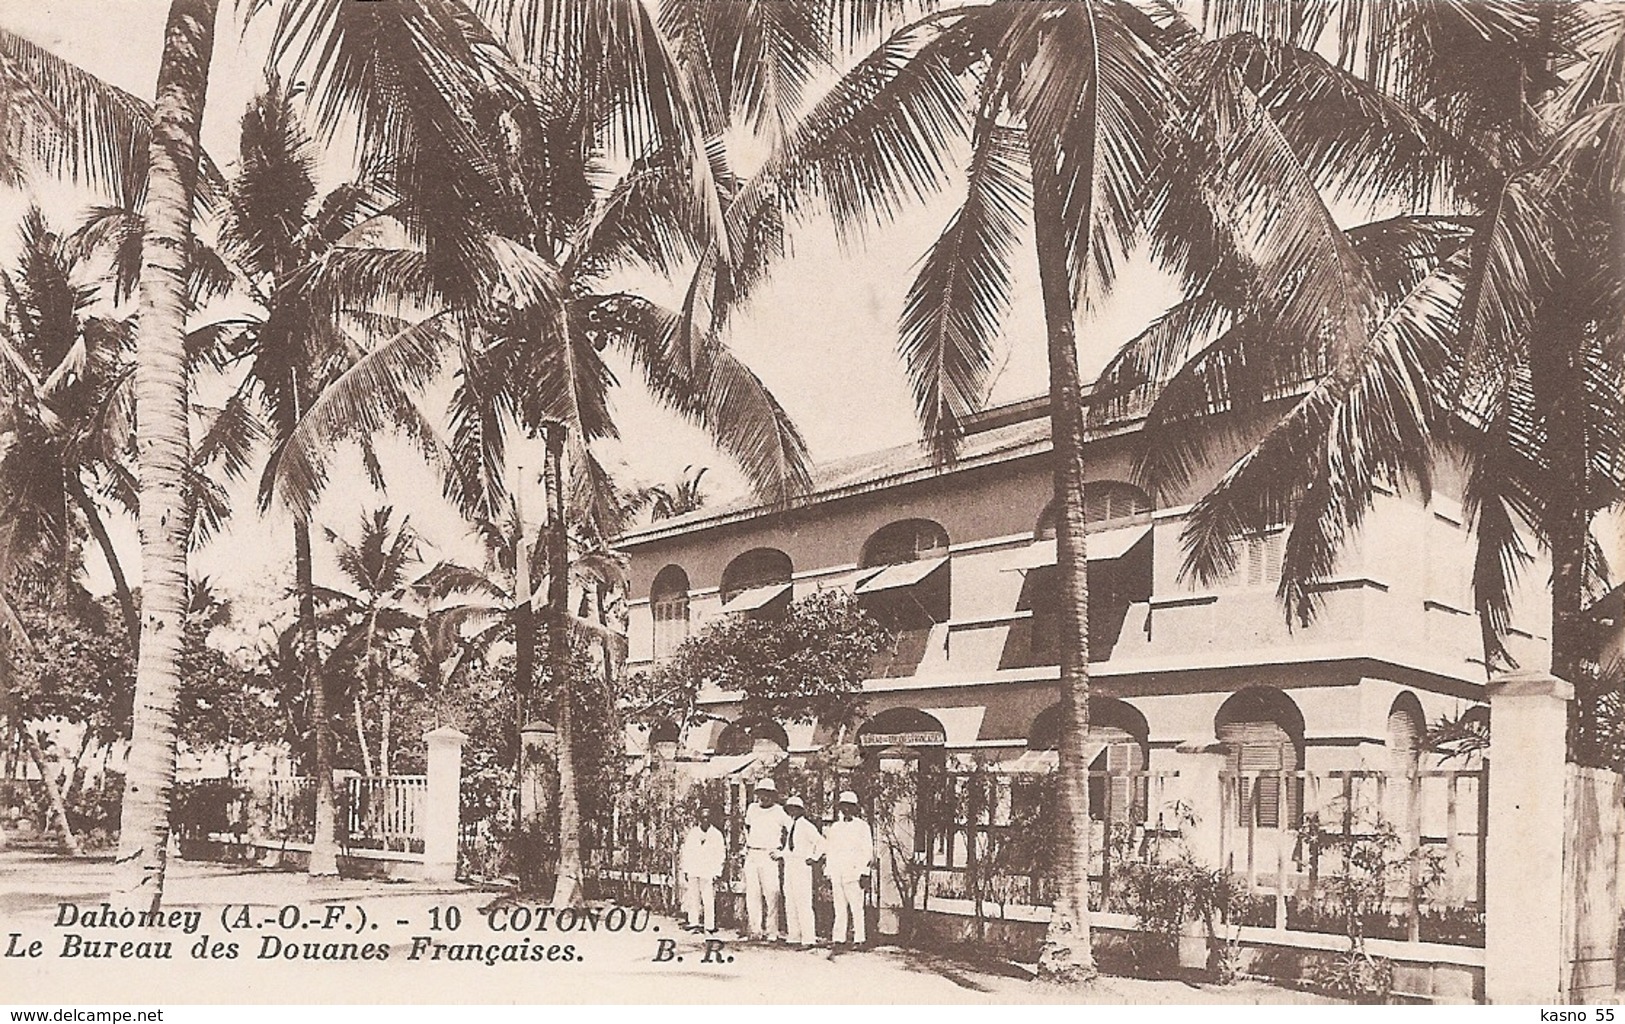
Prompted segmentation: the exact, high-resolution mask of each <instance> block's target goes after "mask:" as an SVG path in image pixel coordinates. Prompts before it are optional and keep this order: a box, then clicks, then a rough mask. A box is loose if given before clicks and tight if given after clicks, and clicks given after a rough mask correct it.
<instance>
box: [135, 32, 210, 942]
mask: <svg viewBox="0 0 1625 1024" xmlns="http://www.w3.org/2000/svg"><path fill="white" fill-rule="evenodd" d="M217 6H218V3H217V0H173V3H172V4H171V6H170V10H169V19H168V22H167V24H166V26H165V29H164V52H163V59H162V62H161V63H160V65H159V71H158V88H157V104H156V107H155V111H154V116H153V123H152V131H151V136H152V137H151V146H150V148H149V156H148V160H147V164H148V167H147V202H146V207H145V213H146V230H145V237H144V240H143V244H142V251H143V253H144V254H145V260H144V262H143V265H142V270H141V275H140V284H139V288H138V292H139V303H138V310H139V312H138V317H139V325H140V326H139V328H138V331H137V335H136V380H135V415H136V450H137V456H138V459H139V465H140V526H141V555H142V606H141V615H142V632H141V648H140V656H139V658H138V660H137V663H136V688H135V716H134V720H133V724H132V727H131V739H130V755H129V761H128V766H127V769H126V775H125V785H124V804H123V813H122V817H121V825H120V829H119V858H118V859H119V863H120V864H121V865H123V867H122V869H121V870H122V873H123V882H122V885H121V889H122V891H123V892H125V893H126V898H127V899H128V900H129V901H130V902H132V903H133V904H137V905H142V904H145V905H148V906H150V908H151V909H152V910H154V911H156V910H157V909H158V906H159V903H160V901H161V900H162V898H163V886H164V868H165V865H166V854H167V851H168V846H169V794H170V788H171V786H172V785H173V783H174V778H175V699H176V693H177V691H178V689H179V677H178V662H177V659H178V657H179V655H180V648H181V644H182V641H183V638H184V633H185V629H184V626H185V613H186V579H187V575H186V542H187V532H188V527H189V525H190V519H189V516H188V515H187V501H186V488H185V480H186V475H187V470H188V469H189V468H190V463H189V458H188V451H189V447H190V437H189V435H188V424H187V414H188V412H189V406H188V399H187V387H186V382H187V377H186V312H187V306H188V303H187V287H186V286H187V269H188V268H187V263H186V254H187V253H188V252H189V251H190V249H191V246H190V241H189V240H190V238H191V234H192V210H193V202H194V198H195V195H196V182H197V177H198V163H199V160H198V157H199V152H200V150H199V146H198V131H199V128H200V125H201V123H202V119H203V103H204V93H205V87H206V83H207V81H208V74H209V64H210V60H211V59H212V56H213V51H214V22H215V14H216V8H217Z"/></svg>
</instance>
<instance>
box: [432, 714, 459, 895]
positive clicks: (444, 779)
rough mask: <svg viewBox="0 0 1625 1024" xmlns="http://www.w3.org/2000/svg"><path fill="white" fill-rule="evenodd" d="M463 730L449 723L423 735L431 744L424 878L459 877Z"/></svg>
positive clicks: (442, 880)
mask: <svg viewBox="0 0 1625 1024" xmlns="http://www.w3.org/2000/svg"><path fill="white" fill-rule="evenodd" d="M466 739H468V736H467V735H465V734H464V733H461V732H459V731H457V730H456V729H453V728H451V727H450V726H446V727H444V728H440V729H435V730H434V731H433V732H426V733H424V734H423V741H424V742H425V743H426V744H428V747H429V759H428V760H429V771H428V776H429V777H428V793H427V795H426V796H425V798H424V806H423V868H424V871H423V877H424V880H425V881H430V882H454V881H456V880H457V832H458V826H459V824H460V818H461V815H460V800H461V798H462V784H463V741H464V740H466Z"/></svg>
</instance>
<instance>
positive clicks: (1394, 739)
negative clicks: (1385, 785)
mask: <svg viewBox="0 0 1625 1024" xmlns="http://www.w3.org/2000/svg"><path fill="white" fill-rule="evenodd" d="M1419 731H1420V730H1419V729H1418V728H1417V723H1416V717H1415V716H1414V715H1412V714H1411V713H1410V712H1409V711H1407V710H1405V709H1403V708H1395V709H1394V710H1393V711H1390V712H1389V713H1388V757H1389V763H1390V764H1391V765H1392V766H1393V770H1394V771H1395V772H1396V773H1398V774H1401V775H1409V774H1411V773H1413V772H1415V771H1416V768H1417V758H1418V757H1419V756H1420V753H1421V736H1419V735H1418V733H1419Z"/></svg>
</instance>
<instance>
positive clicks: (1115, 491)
mask: <svg viewBox="0 0 1625 1024" xmlns="http://www.w3.org/2000/svg"><path fill="white" fill-rule="evenodd" d="M1150 514H1151V498H1150V496H1149V495H1147V494H1146V493H1145V492H1144V491H1142V490H1140V489H1139V488H1138V487H1135V486H1134V485H1133V484H1126V483H1122V482H1121V481H1117V480H1097V481H1095V482H1094V483H1087V484H1084V485H1083V522H1084V525H1085V527H1087V528H1088V529H1089V530H1090V531H1094V530H1109V529H1111V528H1112V527H1114V526H1122V525H1124V524H1125V523H1126V522H1132V521H1133V520H1135V519H1140V518H1143V517H1147V516H1149V515H1150ZM1055 515H1056V511H1055V502H1053V501H1051V502H1050V503H1049V504H1048V505H1046V506H1044V511H1043V512H1042V513H1040V514H1039V516H1038V526H1037V528H1036V529H1035V530H1034V531H1033V535H1034V536H1035V537H1036V538H1037V539H1039V540H1054V539H1055Z"/></svg>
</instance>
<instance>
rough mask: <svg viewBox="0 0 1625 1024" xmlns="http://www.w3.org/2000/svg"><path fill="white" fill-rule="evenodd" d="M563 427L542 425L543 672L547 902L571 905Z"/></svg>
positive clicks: (574, 793)
mask: <svg viewBox="0 0 1625 1024" xmlns="http://www.w3.org/2000/svg"><path fill="white" fill-rule="evenodd" d="M564 432H565V427H564V425H563V424H562V423H550V424H548V426H547V467H546V470H545V473H544V475H545V476H546V477H547V674H548V675H549V676H551V677H552V681H553V693H554V695H555V697H554V699H555V700H556V701H557V710H556V711H555V716H556V717H557V719H558V721H557V722H556V723H555V725H556V728H557V729H558V744H559V872H558V876H557V877H556V878H555V880H554V882H553V899H552V904H553V906H555V907H564V906H573V905H575V904H576V903H578V902H580V899H581V799H580V797H581V793H580V789H579V786H578V780H577V778H576V764H575V761H576V758H575V728H574V724H573V720H574V718H575V714H574V712H575V708H574V707H573V706H572V705H573V703H574V701H575V694H574V692H573V688H572V687H571V685H570V682H571V680H570V623H569V616H570V574H569V564H568V563H569V558H570V552H569V546H568V543H567V539H566V535H565V524H564Z"/></svg>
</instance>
